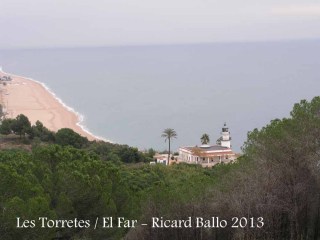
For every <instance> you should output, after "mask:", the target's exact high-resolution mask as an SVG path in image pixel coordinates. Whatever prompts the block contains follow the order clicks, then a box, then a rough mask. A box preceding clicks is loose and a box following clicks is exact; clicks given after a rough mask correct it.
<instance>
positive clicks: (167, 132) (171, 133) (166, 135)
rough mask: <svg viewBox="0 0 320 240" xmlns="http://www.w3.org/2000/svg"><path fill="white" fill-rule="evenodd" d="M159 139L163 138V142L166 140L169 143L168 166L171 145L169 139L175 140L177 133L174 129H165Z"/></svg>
mask: <svg viewBox="0 0 320 240" xmlns="http://www.w3.org/2000/svg"><path fill="white" fill-rule="evenodd" d="M161 137H164V138H165V142H166V141H167V140H168V141H169V153H168V165H169V158H170V144H171V138H177V133H176V131H175V130H174V129H172V128H166V129H165V130H164V131H163V133H162V135H161Z"/></svg>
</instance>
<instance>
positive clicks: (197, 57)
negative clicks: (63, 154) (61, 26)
mask: <svg viewBox="0 0 320 240" xmlns="http://www.w3.org/2000/svg"><path fill="white" fill-rule="evenodd" d="M0 66H2V67H3V69H4V70H5V71H7V72H11V73H15V74H17V75H23V76H27V77H31V78H34V79H36V80H38V81H41V82H43V83H45V84H46V85H47V86H48V87H49V88H50V89H51V90H52V91H53V92H55V94H56V95H57V96H58V97H59V98H61V99H62V100H63V101H64V102H65V103H66V104H67V105H68V106H70V107H72V108H74V109H75V110H76V111H78V112H79V113H81V114H83V115H84V116H85V120H84V125H85V126H86V127H87V128H88V129H89V130H90V131H91V132H92V133H94V134H96V135H99V136H102V137H104V138H106V139H110V140H112V141H114V142H118V143H124V144H129V145H131V146H136V147H139V148H141V149H145V148H149V147H152V148H155V149H158V150H165V149H166V148H167V143H165V142H164V139H162V138H161V132H162V131H163V130H164V129H165V128H169V127H170V128H174V129H175V130H176V132H177V133H178V138H177V139H175V140H174V141H173V149H177V148H178V147H179V146H182V145H195V144H200V137H201V135H202V134H203V133H208V134H209V136H210V138H211V143H215V141H216V139H217V138H218V137H219V135H220V131H221V127H222V125H223V123H224V122H225V121H226V122H227V124H228V126H229V127H230V131H231V135H232V138H233V141H232V145H233V148H234V149H235V150H236V151H240V147H241V146H242V144H243V142H244V141H245V139H246V135H247V132H248V131H250V130H252V129H254V128H260V127H262V126H264V125H265V124H267V123H268V122H269V121H270V120H271V119H274V118H282V117H287V116H289V112H290V110H291V109H292V106H293V104H294V103H296V102H298V101H300V100H301V99H308V100H311V99H312V97H314V96H317V95H319V94H320V91H319V90H320V41H293V42H278V43H277V42H272V43H225V44H222V43H220V44H218V43H217V44H203V45H181V46H140V47H104V48H76V49H41V50H0Z"/></svg>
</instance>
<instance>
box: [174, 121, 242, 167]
mask: <svg viewBox="0 0 320 240" xmlns="http://www.w3.org/2000/svg"><path fill="white" fill-rule="evenodd" d="M218 142H219V144H218V145H201V146H199V147H198V146H190V147H180V148H179V162H185V163H190V164H201V165H202V166H203V167H212V166H214V165H216V164H218V163H229V162H232V161H234V160H235V159H236V154H235V153H234V152H233V151H232V149H231V137H230V132H229V128H228V127H227V125H226V123H225V124H224V126H223V128H222V132H221V137H220V138H219V140H218Z"/></svg>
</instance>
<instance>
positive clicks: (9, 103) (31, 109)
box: [0, 69, 108, 141]
mask: <svg viewBox="0 0 320 240" xmlns="http://www.w3.org/2000/svg"><path fill="white" fill-rule="evenodd" d="M4 75H6V76H10V77H11V78H12V80H11V81H8V82H6V83H7V84H6V86H3V85H2V87H1V88H2V90H3V91H1V93H0V103H2V104H3V105H4V106H5V108H6V112H7V117H9V118H15V117H16V116H17V115H19V114H24V115H26V116H27V117H28V118H29V120H30V122H31V123H32V124H34V123H35V122H36V121H37V120H39V121H40V122H42V123H43V124H44V126H46V127H47V128H48V129H50V130H52V131H55V132H56V131H58V130H59V129H61V128H71V129H72V130H74V131H75V132H77V133H79V134H80V135H81V136H84V137H87V138H88V139H89V140H97V141H108V140H105V139H104V138H102V137H98V136H95V135H94V134H92V133H91V132H90V131H89V130H87V129H86V127H85V126H83V125H82V122H83V119H84V117H83V115H81V114H80V113H78V112H76V111H75V110H74V109H73V108H71V107H69V106H67V105H66V104H65V103H64V102H63V101H62V100H61V99H60V98H58V97H57V96H56V95H55V93H54V92H52V91H51V90H50V89H49V88H48V87H47V86H46V85H45V84H44V83H42V82H39V81H37V80H34V79H31V78H27V77H23V76H18V75H15V74H11V73H7V72H4V71H3V70H2V69H0V77H2V76H4Z"/></svg>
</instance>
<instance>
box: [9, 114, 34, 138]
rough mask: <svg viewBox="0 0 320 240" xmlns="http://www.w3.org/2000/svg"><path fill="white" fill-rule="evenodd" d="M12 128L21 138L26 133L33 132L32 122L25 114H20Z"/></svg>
mask: <svg viewBox="0 0 320 240" xmlns="http://www.w3.org/2000/svg"><path fill="white" fill-rule="evenodd" d="M11 129H12V131H13V132H14V133H15V134H17V135H19V136H20V138H21V137H22V136H24V135H25V134H30V133H31V123H30V121H29V119H28V118H27V117H26V116H25V115H23V114H19V115H18V116H17V117H16V118H15V119H14V121H13V122H12V124H11Z"/></svg>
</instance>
